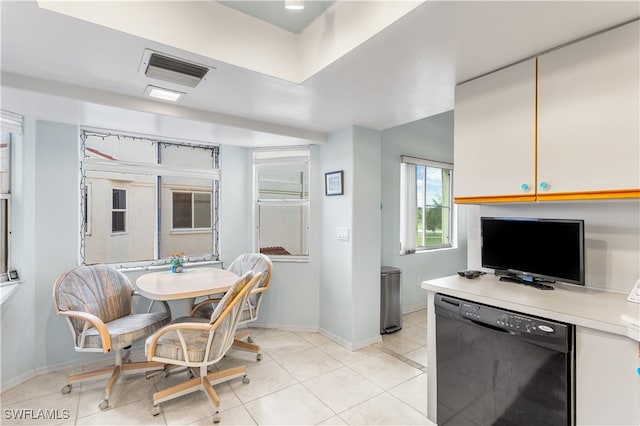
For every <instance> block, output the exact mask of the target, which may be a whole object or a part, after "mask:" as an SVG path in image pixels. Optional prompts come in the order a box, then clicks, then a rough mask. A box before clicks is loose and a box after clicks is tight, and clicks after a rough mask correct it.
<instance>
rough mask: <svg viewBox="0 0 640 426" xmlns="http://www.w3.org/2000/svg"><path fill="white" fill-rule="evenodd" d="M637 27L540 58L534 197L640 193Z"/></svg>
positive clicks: (600, 36) (638, 48)
mask: <svg viewBox="0 0 640 426" xmlns="http://www.w3.org/2000/svg"><path fill="white" fill-rule="evenodd" d="M639 26H640V24H639V23H638V22H637V21H636V22H633V23H631V24H627V25H625V26H623V27H620V28H617V29H614V30H611V31H608V32H605V33H602V34H599V35H596V36H594V37H590V38H587V39H585V40H582V41H580V42H577V43H574V44H571V45H569V46H566V47H563V48H560V49H557V50H555V51H552V52H549V53H547V54H544V55H541V56H540V57H539V64H538V66H539V77H538V78H539V98H538V101H539V110H538V114H539V115H538V120H539V127H538V181H539V182H538V199H540V200H543V199H562V198H568V199H571V198H617V197H625V196H635V197H637V196H639V195H640V134H639V129H640V121H639V120H640V90H639V85H638V79H639V77H640V69H639V66H640V65H639V64H640V57H639V52H640V46H639V40H640V33H639ZM541 182H546V183H547V185H548V189H547V190H546V191H544V190H543V189H541V188H540V183H541ZM563 194H564V195H565V197H563V196H562V195H563Z"/></svg>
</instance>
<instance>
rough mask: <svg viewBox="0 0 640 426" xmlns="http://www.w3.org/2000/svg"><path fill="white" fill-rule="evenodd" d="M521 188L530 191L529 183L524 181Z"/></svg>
mask: <svg viewBox="0 0 640 426" xmlns="http://www.w3.org/2000/svg"><path fill="white" fill-rule="evenodd" d="M520 189H522V190H523V191H524V192H527V191H529V189H530V188H529V185H528V184H526V183H523V184H522V185H520Z"/></svg>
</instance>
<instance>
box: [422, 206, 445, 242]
mask: <svg viewBox="0 0 640 426" xmlns="http://www.w3.org/2000/svg"><path fill="white" fill-rule="evenodd" d="M426 228H427V229H426V240H427V241H426V244H425V246H427V247H428V246H436V245H442V244H449V208H448V207H441V206H438V207H428V208H427V218H426Z"/></svg>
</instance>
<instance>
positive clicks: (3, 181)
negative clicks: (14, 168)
mask: <svg viewBox="0 0 640 426" xmlns="http://www.w3.org/2000/svg"><path fill="white" fill-rule="evenodd" d="M9 160H10V157H9V140H8V139H6V140H4V139H3V140H1V141H0V192H1V193H3V194H8V193H9V189H10V188H9V177H10V176H11V174H10V168H9V165H10V162H9Z"/></svg>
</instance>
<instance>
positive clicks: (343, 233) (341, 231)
mask: <svg viewBox="0 0 640 426" xmlns="http://www.w3.org/2000/svg"><path fill="white" fill-rule="evenodd" d="M338 239H339V240H341V241H349V228H338Z"/></svg>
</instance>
